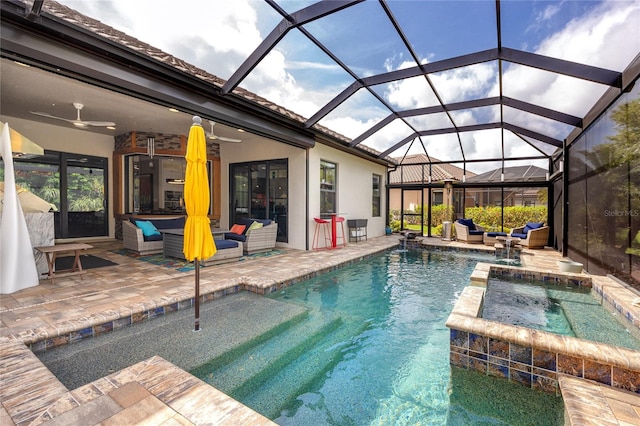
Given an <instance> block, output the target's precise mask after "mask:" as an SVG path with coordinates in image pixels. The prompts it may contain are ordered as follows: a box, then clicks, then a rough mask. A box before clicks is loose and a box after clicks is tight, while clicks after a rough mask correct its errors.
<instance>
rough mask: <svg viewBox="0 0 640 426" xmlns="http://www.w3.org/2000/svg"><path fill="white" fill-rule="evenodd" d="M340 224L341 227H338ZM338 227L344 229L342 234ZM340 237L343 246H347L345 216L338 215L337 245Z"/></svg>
mask: <svg viewBox="0 0 640 426" xmlns="http://www.w3.org/2000/svg"><path fill="white" fill-rule="evenodd" d="M338 226H340V228H338ZM338 229H340V230H341V231H342V235H341V234H339V233H338ZM338 239H342V244H340V245H341V246H342V247H346V246H347V239H346V236H345V232H344V217H342V216H338V217H336V246H337V245H338Z"/></svg>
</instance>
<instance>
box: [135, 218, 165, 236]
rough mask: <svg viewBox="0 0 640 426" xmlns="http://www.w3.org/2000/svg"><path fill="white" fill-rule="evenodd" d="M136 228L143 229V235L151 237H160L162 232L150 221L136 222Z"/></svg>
mask: <svg viewBox="0 0 640 426" xmlns="http://www.w3.org/2000/svg"><path fill="white" fill-rule="evenodd" d="M136 226H137V227H138V228H140V229H142V235H144V236H145V237H150V236H152V235H160V231H158V228H156V227H155V225H154V224H153V223H151V222H149V221H148V220H136Z"/></svg>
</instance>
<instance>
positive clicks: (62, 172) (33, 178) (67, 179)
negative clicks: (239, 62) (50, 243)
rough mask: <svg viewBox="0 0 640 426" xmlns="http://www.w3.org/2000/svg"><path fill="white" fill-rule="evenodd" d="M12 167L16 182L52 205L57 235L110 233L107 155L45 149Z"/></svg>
mask: <svg viewBox="0 0 640 426" xmlns="http://www.w3.org/2000/svg"><path fill="white" fill-rule="evenodd" d="M0 164H2V163H1V162H0ZM2 166H3V167H2V171H3V172H4V164H2ZM14 169H15V175H16V184H17V185H18V186H20V187H21V188H23V189H25V190H28V191H29V192H31V193H33V194H35V195H37V196H38V197H40V198H42V199H44V200H45V201H47V202H49V203H51V204H52V205H53V206H55V209H54V221H55V222H54V228H55V238H56V239H62V238H78V237H97V236H107V235H109V227H108V219H107V216H106V212H107V197H106V195H105V194H106V192H107V159H106V158H101V157H92V156H88V155H81V154H69V153H64V152H54V151H46V152H45V154H44V155H41V156H37V157H34V158H29V159H18V158H17V159H15V160H14Z"/></svg>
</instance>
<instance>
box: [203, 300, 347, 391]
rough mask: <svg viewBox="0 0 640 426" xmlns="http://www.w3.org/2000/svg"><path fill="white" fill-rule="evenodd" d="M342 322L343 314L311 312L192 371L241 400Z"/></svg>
mask: <svg viewBox="0 0 640 426" xmlns="http://www.w3.org/2000/svg"><path fill="white" fill-rule="evenodd" d="M341 323H342V320H341V319H340V317H338V316H336V315H335V314H333V313H325V312H318V311H311V312H309V313H307V315H305V317H304V319H302V320H301V321H297V322H295V323H288V324H287V325H286V327H282V328H280V329H279V330H278V332H277V333H273V332H271V333H269V335H268V336H263V337H262V338H260V339H254V341H252V342H250V343H249V344H247V345H244V347H242V348H239V350H234V351H233V352H232V353H226V354H224V355H222V356H220V357H217V358H216V359H213V360H212V361H211V362H209V363H207V364H206V365H204V366H201V367H199V368H197V369H195V370H193V371H192V373H193V374H194V375H196V376H198V377H200V378H202V379H203V380H205V381H206V382H207V383H209V384H211V385H213V386H215V387H216V388H218V389H220V390H221V391H223V392H225V393H226V394H228V395H231V396H233V397H234V398H236V399H238V398H240V397H241V396H242V395H243V394H246V393H248V392H250V391H251V390H253V389H255V388H256V387H259V386H260V384H261V383H262V382H264V381H265V380H267V378H268V375H273V374H274V372H276V371H279V370H280V369H282V368H284V367H286V366H287V365H288V364H289V363H290V362H291V361H292V360H294V359H295V358H297V357H298V356H300V353H301V352H304V351H306V350H308V348H309V347H313V345H314V344H315V343H316V342H317V341H318V340H320V339H322V338H323V336H325V335H326V334H328V333H331V332H332V331H333V330H334V329H336V328H337V327H338V326H340V324H341Z"/></svg>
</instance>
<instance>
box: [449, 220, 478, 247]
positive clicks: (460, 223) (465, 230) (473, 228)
mask: <svg viewBox="0 0 640 426" xmlns="http://www.w3.org/2000/svg"><path fill="white" fill-rule="evenodd" d="M454 226H455V228H456V239H457V240H458V241H463V242H465V243H471V244H482V242H483V238H484V228H483V227H482V226H480V225H478V224H476V223H473V219H458V220H456V221H455V223H454Z"/></svg>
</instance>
